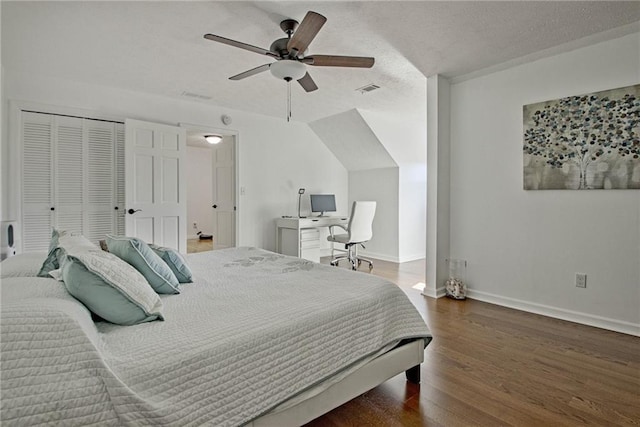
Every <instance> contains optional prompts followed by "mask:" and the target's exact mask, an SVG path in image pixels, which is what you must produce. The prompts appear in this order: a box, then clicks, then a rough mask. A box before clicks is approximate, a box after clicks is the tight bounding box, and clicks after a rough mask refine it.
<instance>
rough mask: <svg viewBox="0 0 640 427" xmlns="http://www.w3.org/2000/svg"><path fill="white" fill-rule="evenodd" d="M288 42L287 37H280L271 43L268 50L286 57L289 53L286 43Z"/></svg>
mask: <svg viewBox="0 0 640 427" xmlns="http://www.w3.org/2000/svg"><path fill="white" fill-rule="evenodd" d="M288 43H289V39H288V38H286V37H285V38H282V39H278V40H276V41H274V42H273V43H271V47H269V50H270V51H271V52H275V53H277V54H278V55H280V57H281V58H286V57H287V56H288V55H289V50H288V49H287V44H288Z"/></svg>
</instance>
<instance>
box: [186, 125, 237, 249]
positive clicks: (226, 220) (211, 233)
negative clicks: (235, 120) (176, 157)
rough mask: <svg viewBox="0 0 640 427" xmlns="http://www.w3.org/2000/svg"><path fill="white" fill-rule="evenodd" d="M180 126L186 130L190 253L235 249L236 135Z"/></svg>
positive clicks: (188, 246)
mask: <svg viewBox="0 0 640 427" xmlns="http://www.w3.org/2000/svg"><path fill="white" fill-rule="evenodd" d="M181 126H184V127H186V128H187V253H194V252H204V251H210V250H214V249H224V248H229V247H235V246H236V242H237V234H238V233H237V218H238V216H237V203H236V201H237V194H236V189H237V185H236V180H237V174H236V171H237V156H236V152H237V134H235V133H230V132H229V131H228V130H222V129H207V128H202V127H195V126H192V125H181ZM207 136H219V137H220V138H206V137H207ZM207 139H209V140H213V141H212V142H214V143H212V142H208V141H207ZM216 139H219V141H215V140H216Z"/></svg>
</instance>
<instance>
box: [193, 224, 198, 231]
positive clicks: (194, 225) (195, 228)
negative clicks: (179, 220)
mask: <svg viewBox="0 0 640 427" xmlns="http://www.w3.org/2000/svg"><path fill="white" fill-rule="evenodd" d="M193 229H194V230H197V229H198V224H197V223H195V222H194V223H193Z"/></svg>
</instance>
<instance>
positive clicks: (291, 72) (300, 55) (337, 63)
mask: <svg viewBox="0 0 640 427" xmlns="http://www.w3.org/2000/svg"><path fill="white" fill-rule="evenodd" d="M326 21H327V18H325V17H324V16H322V15H320V14H319V13H316V12H312V11H309V12H307V14H306V15H305V17H304V19H303V20H302V23H300V24H299V25H298V21H296V20H294V19H285V20H284V21H282V22H280V28H281V29H282V31H284V32H285V33H286V34H287V37H285V38H281V39H277V40H276V41H274V42H273V43H272V44H271V47H270V48H269V49H268V50H267V49H263V48H260V47H257V46H252V45H250V44H246V43H242V42H239V41H236V40H231V39H228V38H225V37H221V36H217V35H215V34H205V35H204V38H205V39H208V40H212V41H215V42H218V43H223V44H226V45H229V46H234V47H239V48H240V49H245V50H248V51H251V52H255V53H259V54H261V55H266V56H269V57H271V58H274V59H275V60H276V62H272V63H269V64H264V65H261V66H259V67H256V68H253V69H251V70H248V71H245V72H243V73H240V74H237V75H235V76H232V77H229V80H242V79H244V78H246V77H249V76H253V75H256V74H258V73H262V72H263V71H267V70H270V71H271V74H273V75H274V76H275V77H277V78H279V79H283V80H285V81H287V82H291V81H292V80H297V81H298V83H300V85H301V86H302V87H303V88H304V90H305V91H307V92H313V91H314V90H316V89H318V86H317V85H316V83H315V82H314V81H313V79H312V78H311V76H310V75H309V73H308V72H307V67H306V66H307V65H311V66H315V67H356V68H371V67H372V66H373V64H374V62H375V59H374V58H369V57H360V56H337V55H309V56H307V51H308V47H309V44H311V42H312V41H313V39H314V38H315V37H316V35H317V34H318V32H319V31H320V29H321V28H322V26H323V25H324V23H325V22H326Z"/></svg>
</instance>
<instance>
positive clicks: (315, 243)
mask: <svg viewBox="0 0 640 427" xmlns="http://www.w3.org/2000/svg"><path fill="white" fill-rule="evenodd" d="M319 247H320V240H319V239H316V240H303V241H302V242H300V248H302V249H312V248H319Z"/></svg>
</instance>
